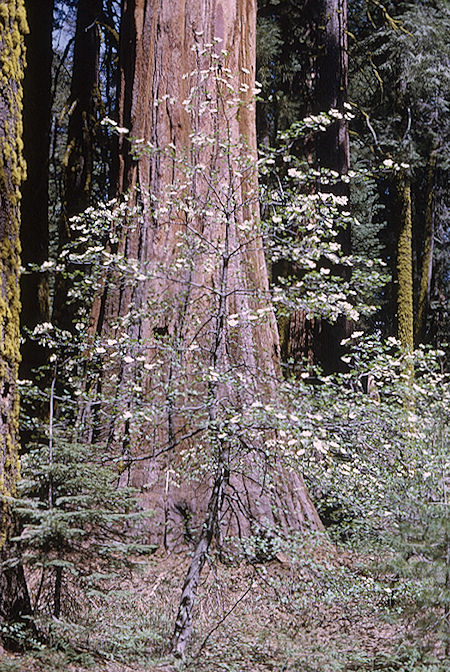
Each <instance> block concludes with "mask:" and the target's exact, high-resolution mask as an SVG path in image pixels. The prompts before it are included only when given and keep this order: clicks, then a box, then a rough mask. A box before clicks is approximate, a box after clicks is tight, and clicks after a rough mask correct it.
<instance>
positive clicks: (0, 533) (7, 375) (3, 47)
mask: <svg viewBox="0 0 450 672" xmlns="http://www.w3.org/2000/svg"><path fill="white" fill-rule="evenodd" d="M26 30H27V24H26V18H25V9H24V5H23V1H22V0H9V1H8V2H6V3H3V4H2V6H1V7H0V64H1V66H0V67H1V71H0V75H1V79H2V86H1V90H0V141H1V142H0V148H1V149H0V620H2V621H3V620H16V619H18V618H20V617H21V616H24V615H26V614H29V613H30V611H31V609H30V600H29V597H28V592H27V587H26V584H25V578H24V574H23V569H22V567H21V566H20V565H17V564H15V565H14V563H13V564H11V559H12V554H13V548H12V546H11V537H12V536H13V534H14V519H13V516H12V513H11V506H10V502H9V498H10V497H11V496H14V495H15V492H16V482H17V478H18V476H19V441H18V414H19V395H18V389H17V372H18V366H19V342H20V334H19V313H20V298H19V269H20V257H19V254H20V242H19V218H20V210H19V206H20V186H21V183H22V180H23V178H24V176H25V163H24V161H23V158H22V77H23V66H24V45H23V35H24V33H25V32H26ZM5 561H9V564H8V565H6V566H4V565H3V563H4V562H5Z"/></svg>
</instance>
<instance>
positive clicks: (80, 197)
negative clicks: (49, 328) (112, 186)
mask: <svg viewBox="0 0 450 672" xmlns="http://www.w3.org/2000/svg"><path fill="white" fill-rule="evenodd" d="M102 16H103V0H79V2H78V7H77V24H76V32H75V41H74V52H73V65H72V80H71V87H70V98H69V101H68V103H67V107H68V114H69V125H68V133H67V148H66V152H65V155H64V159H63V175H64V190H63V212H62V217H61V219H60V222H59V241H58V242H59V248H60V249H62V247H63V246H64V245H65V244H66V243H68V242H69V241H70V240H71V237H72V234H71V231H70V227H69V219H70V218H71V217H72V216H73V215H77V214H79V213H80V212H83V210H85V209H86V208H87V207H88V206H89V205H90V204H91V194H92V188H93V180H94V176H93V170H94V154H95V129H96V125H97V123H98V119H97V116H98V109H99V103H100V92H99V79H98V78H99V54H100V31H99V25H98V22H99V21H101V20H102ZM69 289H70V281H67V280H65V279H64V278H59V279H58V281H57V284H56V288H55V298H54V305H53V319H54V322H55V323H56V325H57V326H58V327H60V328H61V329H67V330H68V331H71V329H72V327H73V325H72V323H73V319H74V317H75V314H76V311H77V308H78V305H77V303H76V301H73V300H72V301H71V302H70V304H68V301H67V299H68V292H69Z"/></svg>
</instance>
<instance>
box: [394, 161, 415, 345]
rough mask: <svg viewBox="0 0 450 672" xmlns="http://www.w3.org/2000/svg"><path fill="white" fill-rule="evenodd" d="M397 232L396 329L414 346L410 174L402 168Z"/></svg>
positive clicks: (404, 339)
mask: <svg viewBox="0 0 450 672" xmlns="http://www.w3.org/2000/svg"><path fill="white" fill-rule="evenodd" d="M397 207H398V222H399V234H398V241H397V333H398V338H399V340H400V342H401V344H402V347H403V348H404V349H405V350H407V351H409V352H412V350H413V348H414V310H413V251H412V206H411V178H410V176H409V175H408V174H406V173H405V172H403V173H402V174H400V175H399V176H398V177H397Z"/></svg>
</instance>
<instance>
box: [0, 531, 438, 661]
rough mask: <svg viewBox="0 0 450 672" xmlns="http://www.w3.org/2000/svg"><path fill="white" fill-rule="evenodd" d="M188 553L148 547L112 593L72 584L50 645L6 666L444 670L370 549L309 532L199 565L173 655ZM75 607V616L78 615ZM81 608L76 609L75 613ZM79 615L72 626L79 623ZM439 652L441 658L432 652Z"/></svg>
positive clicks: (429, 635) (414, 612) (13, 657)
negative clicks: (270, 553)
mask: <svg viewBox="0 0 450 672" xmlns="http://www.w3.org/2000/svg"><path fill="white" fill-rule="evenodd" d="M188 562H189V559H188V558H187V557H186V555H184V554H171V555H167V554H162V553H160V552H158V553H155V554H154V555H153V556H150V558H145V559H143V560H141V561H140V563H138V564H139V570H136V569H135V570H134V571H133V573H132V574H130V575H129V577H128V578H127V579H124V580H123V582H122V585H121V589H120V590H119V591H117V590H115V591H113V592H111V593H110V594H109V595H108V596H107V597H105V596H101V595H95V594H93V593H92V594H90V595H89V596H88V595H85V594H78V595H77V594H75V593H74V594H73V595H72V597H71V606H70V609H69V611H70V612H72V613H69V614H68V618H67V620H66V621H62V620H61V621H55V623H54V625H53V626H52V632H53V646H52V647H42V648H41V650H36V651H34V652H30V653H27V654H6V653H5V652H3V655H1V654H0V671H1V672H53V671H55V672H57V671H59V670H61V671H62V670H64V671H65V672H84V671H85V670H86V671H87V672H93V671H95V672H148V671H155V672H178V671H181V670H183V671H186V672H222V671H224V672H344V671H345V672H346V671H355V672H358V671H361V672H362V671H366V670H367V671H368V670H386V671H388V670H389V671H399V672H400V671H402V672H419V671H422V670H427V672H428V671H429V672H441V671H442V672H443V671H444V670H446V669H448V668H447V667H446V665H445V662H444V660H443V657H444V656H443V653H442V651H440V649H439V645H438V644H437V643H436V641H435V640H434V636H433V632H432V631H430V630H427V628H426V626H425V625H424V624H423V623H422V622H421V616H422V615H423V614H421V613H420V611H419V610H418V609H417V608H415V605H414V603H413V602H411V601H409V602H408V599H404V598H403V597H402V596H400V595H399V596H397V595H396V592H395V591H396V585H397V582H396V577H395V575H392V574H391V575H390V574H386V571H385V570H383V569H382V568H381V564H379V562H378V561H377V558H376V557H375V556H369V555H363V556H362V555H361V554H359V555H357V554H354V553H350V552H349V551H346V550H339V549H338V548H337V547H335V546H334V545H332V544H330V543H329V542H328V541H324V540H323V539H322V540H320V539H316V540H314V539H310V540H308V541H305V542H304V543H302V544H301V545H299V544H296V545H295V547H291V548H289V549H288V550H287V551H285V550H283V551H280V552H278V553H277V554H276V555H275V557H274V558H273V559H272V560H271V561H270V562H264V563H257V562H253V563H249V562H241V563H240V564H238V565H236V564H235V565H231V564H226V563H222V562H220V561H219V560H217V559H215V560H214V559H213V560H211V562H210V563H209V564H208V565H206V566H205V569H204V570H203V574H202V581H201V586H200V588H199V595H198V600H197V607H196V617H195V626H194V631H193V635H192V640H191V643H190V646H189V654H188V656H187V659H186V661H185V662H184V663H183V662H181V661H174V660H173V658H171V657H170V656H168V654H167V652H168V646H169V643H170V636H171V631H172V628H173V623H174V620H175V617H176V612H177V609H178V601H179V597H180V593H181V587H182V583H183V578H184V574H185V572H186V569H187V566H188ZM81 609H82V618H80V614H81ZM77 615H78V616H77ZM77 623H78V624H77ZM439 661H440V662H439Z"/></svg>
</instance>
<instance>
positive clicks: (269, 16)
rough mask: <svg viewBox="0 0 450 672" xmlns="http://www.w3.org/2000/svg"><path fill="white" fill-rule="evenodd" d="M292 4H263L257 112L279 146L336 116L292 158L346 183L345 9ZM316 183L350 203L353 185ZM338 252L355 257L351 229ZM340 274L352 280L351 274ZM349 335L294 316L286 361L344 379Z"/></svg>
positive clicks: (287, 330)
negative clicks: (289, 135)
mask: <svg viewBox="0 0 450 672" xmlns="http://www.w3.org/2000/svg"><path fill="white" fill-rule="evenodd" d="M294 4H295V7H294V6H292V5H291V4H290V3H272V2H270V1H265V2H260V3H259V35H260V37H259V59H258V64H259V71H258V77H259V79H260V80H261V82H262V84H263V91H264V95H265V97H266V100H268V102H265V103H260V105H259V114H258V122H259V128H260V129H261V128H262V129H266V128H267V129H269V128H270V129H271V140H272V142H273V143H275V142H276V138H275V135H276V130H277V129H280V130H281V129H282V128H283V127H286V125H288V124H289V123H292V122H293V121H294V120H295V117H297V120H298V119H300V118H302V117H306V116H307V114H311V113H315V114H317V113H320V112H328V111H329V110H330V109H333V110H336V112H338V114H339V115H340V118H339V119H335V120H334V121H333V123H331V124H330V125H329V126H328V128H327V129H326V130H323V131H316V132H312V131H311V132H310V133H308V134H306V135H305V136H304V138H303V140H302V141H300V140H297V141H296V144H295V148H294V151H295V152H296V153H297V154H298V155H299V156H302V157H304V159H305V160H306V162H307V164H309V166H310V167H311V168H315V169H319V168H322V169H325V172H326V171H330V170H331V171H334V173H335V174H338V175H343V176H346V175H347V172H348V169H349V160H350V156H349V138H348V127H347V120H346V119H345V117H344V113H345V112H346V109H345V107H344V103H346V104H348V103H347V79H348V54H347V3H346V2H341V1H339V0H333V1H328V0H324V1H323V2H319V3H311V2H302V3H300V4H299V3H294ZM274 87H276V88H274ZM266 135H267V133H266ZM268 137H270V133H269V136H268ZM262 139H263V140H264V138H262ZM316 182H317V183H316V185H315V187H314V188H315V189H316V190H319V191H322V192H327V191H330V189H331V190H332V192H333V193H335V194H336V195H339V196H341V197H345V198H348V197H349V185H348V182H347V181H345V182H344V181H339V180H338V181H336V179H333V182H334V184H333V186H332V187H331V186H330V184H329V182H330V180H329V173H327V172H326V175H325V174H324V178H323V181H321V180H320V179H318V180H317V181H316ZM308 188H311V185H310V186H309V187H308ZM339 244H340V245H341V248H342V252H343V253H344V254H349V253H350V248H351V232H350V226H347V228H346V229H345V230H342V231H341V232H340V235H339ZM340 272H341V274H343V275H344V277H346V278H347V279H348V268H347V269H344V268H342V269H340ZM296 273H297V274H298V273H299V270H298V269H296V268H295V265H294V266H292V264H290V263H289V262H286V261H283V262H281V263H277V264H276V265H275V266H274V268H273V274H274V278H276V276H277V275H280V276H289V275H294V276H295V274H296ZM349 331H350V326H349V323H348V320H347V319H346V318H345V317H344V316H339V317H338V319H337V322H336V323H335V324H330V323H329V322H327V320H325V319H321V316H320V315H317V316H314V317H312V318H310V319H308V318H307V315H306V312H305V311H303V310H297V311H294V312H292V314H291V315H290V316H289V317H283V318H282V319H281V320H280V332H281V344H282V354H283V359H284V360H285V361H288V360H291V361H293V362H296V363H297V370H300V369H301V367H302V364H301V362H305V361H307V362H309V364H320V365H321V366H322V367H323V368H324V370H325V371H326V372H328V373H329V372H331V371H338V370H340V369H341V368H342V366H343V363H342V361H341V359H340V358H341V355H342V354H343V352H344V350H343V348H341V346H340V341H341V340H342V339H343V338H344V337H345V336H348V333H349Z"/></svg>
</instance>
